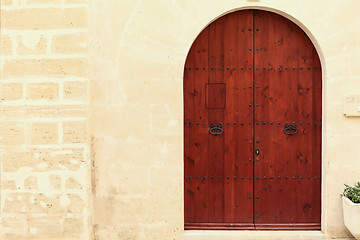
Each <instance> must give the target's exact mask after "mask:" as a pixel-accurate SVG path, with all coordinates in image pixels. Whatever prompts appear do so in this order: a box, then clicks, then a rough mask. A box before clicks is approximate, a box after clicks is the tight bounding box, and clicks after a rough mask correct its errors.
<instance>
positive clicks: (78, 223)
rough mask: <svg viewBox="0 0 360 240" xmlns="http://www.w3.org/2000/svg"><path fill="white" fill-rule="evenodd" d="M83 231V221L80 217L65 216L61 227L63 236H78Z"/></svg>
mask: <svg viewBox="0 0 360 240" xmlns="http://www.w3.org/2000/svg"><path fill="white" fill-rule="evenodd" d="M83 231H84V223H83V219H81V218H65V219H64V223H63V227H62V237H63V238H65V237H66V238H70V237H72V238H75V237H80V236H81V235H82V233H83Z"/></svg>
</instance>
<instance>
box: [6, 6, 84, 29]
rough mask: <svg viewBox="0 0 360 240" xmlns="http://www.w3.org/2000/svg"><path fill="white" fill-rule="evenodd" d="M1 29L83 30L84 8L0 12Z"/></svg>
mask: <svg viewBox="0 0 360 240" xmlns="http://www.w3.org/2000/svg"><path fill="white" fill-rule="evenodd" d="M1 14H2V16H1V19H2V23H1V25H2V26H1V28H2V29H14V30H15V29H16V30H23V29H27V30H40V29H43V30H44V29H45V30H46V29H65V28H85V27H86V26H87V13H86V8H65V9H61V8H33V9H16V10H2V11H1Z"/></svg>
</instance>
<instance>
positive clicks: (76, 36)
mask: <svg viewBox="0 0 360 240" xmlns="http://www.w3.org/2000/svg"><path fill="white" fill-rule="evenodd" d="M86 36H87V35H86V34H85V33H82V32H81V33H73V34H63V35H54V36H53V38H52V45H51V49H52V52H53V53H59V54H74V53H84V52H85V51H86V47H87V39H86Z"/></svg>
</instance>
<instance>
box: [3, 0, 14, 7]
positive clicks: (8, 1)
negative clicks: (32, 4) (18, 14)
mask: <svg viewBox="0 0 360 240" xmlns="http://www.w3.org/2000/svg"><path fill="white" fill-rule="evenodd" d="M11 4H12V0H1V6H9V5H11Z"/></svg>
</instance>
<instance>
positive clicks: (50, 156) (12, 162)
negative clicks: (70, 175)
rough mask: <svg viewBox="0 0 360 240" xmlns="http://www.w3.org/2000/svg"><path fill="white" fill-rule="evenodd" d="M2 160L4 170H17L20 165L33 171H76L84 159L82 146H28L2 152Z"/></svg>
mask: <svg viewBox="0 0 360 240" xmlns="http://www.w3.org/2000/svg"><path fill="white" fill-rule="evenodd" d="M2 160H3V161H2V163H3V170H4V171H5V172H17V171H18V170H19V169H20V168H21V167H28V168H32V171H35V172H47V171H54V170H57V171H58V170H69V171H76V170H78V169H79V168H80V166H81V163H83V162H84V161H85V159H84V149H82V148H63V149H47V148H29V149H24V150H18V151H7V152H5V153H3V155H2Z"/></svg>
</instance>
